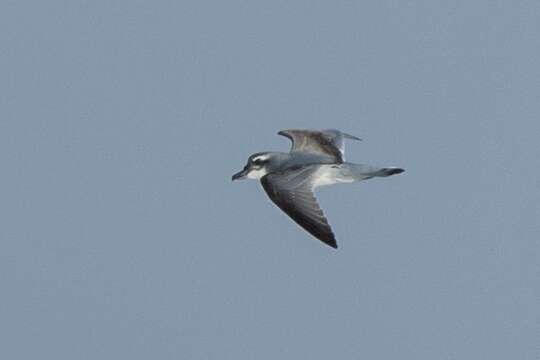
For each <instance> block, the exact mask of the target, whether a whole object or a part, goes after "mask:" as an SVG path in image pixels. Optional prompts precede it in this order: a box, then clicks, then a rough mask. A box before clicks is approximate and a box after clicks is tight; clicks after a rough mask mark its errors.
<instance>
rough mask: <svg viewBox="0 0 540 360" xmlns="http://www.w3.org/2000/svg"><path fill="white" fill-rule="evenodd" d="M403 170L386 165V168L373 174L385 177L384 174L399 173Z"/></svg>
mask: <svg viewBox="0 0 540 360" xmlns="http://www.w3.org/2000/svg"><path fill="white" fill-rule="evenodd" d="M404 171H405V170H404V169H401V168H396V167H388V168H382V169H380V170H378V171H376V172H375V173H374V174H373V175H374V176H380V177H386V176H391V175H396V174H401V173H402V172H404Z"/></svg>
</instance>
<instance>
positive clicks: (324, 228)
mask: <svg viewBox="0 0 540 360" xmlns="http://www.w3.org/2000/svg"><path fill="white" fill-rule="evenodd" d="M317 169H318V167H317V166H308V167H303V168H297V169H290V170H285V171H284V172H278V173H271V174H268V175H266V176H264V177H263V178H262V179H261V184H262V186H263V188H264V190H265V191H266V193H267V194H268V196H269V197H270V199H271V200H272V201H273V202H274V203H275V204H276V205H277V206H279V208H280V209H281V210H283V211H284V212H285V213H286V214H287V215H289V216H290V217H291V219H293V220H294V221H295V222H296V223H297V224H298V225H300V226H301V227H303V228H304V229H305V230H307V231H308V232H309V233H310V234H312V235H313V236H315V237H316V238H317V239H319V240H321V241H322V242H324V243H325V244H327V245H329V246H331V247H333V248H337V243H336V239H335V237H334V233H333V232H332V229H331V228H330V225H329V224H328V220H326V217H325V216H324V214H323V212H322V210H321V208H320V206H319V204H318V203H317V199H316V198H315V195H314V194H313V176H314V174H315V173H316V171H317Z"/></svg>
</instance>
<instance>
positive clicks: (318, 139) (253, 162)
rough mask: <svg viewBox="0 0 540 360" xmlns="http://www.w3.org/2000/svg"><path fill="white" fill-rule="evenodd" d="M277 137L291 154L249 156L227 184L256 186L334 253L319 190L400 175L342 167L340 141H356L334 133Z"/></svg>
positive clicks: (393, 171) (396, 170)
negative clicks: (250, 182)
mask: <svg viewBox="0 0 540 360" xmlns="http://www.w3.org/2000/svg"><path fill="white" fill-rule="evenodd" d="M278 134H279V135H282V136H285V137H287V138H289V139H290V140H291V141H292V147H291V149H290V151H289V152H288V153H285V152H270V151H266V152H259V153H256V154H253V155H251V156H250V157H249V158H248V161H247V164H246V166H245V167H244V169H243V170H242V171H240V172H238V173H236V174H234V175H233V177H232V180H233V181H234V180H240V179H245V178H248V179H256V180H260V181H261V184H262V186H263V188H264V190H265V191H266V193H267V194H268V196H269V197H270V200H272V201H273V202H274V203H275V204H276V205H277V206H278V207H279V208H280V209H281V210H283V211H284V212H285V213H286V214H287V215H288V216H290V217H291V219H293V220H294V221H295V222H296V223H297V224H298V225H300V226H301V227H303V228H304V229H305V230H306V231H308V232H309V233H310V234H311V235H313V236H315V237H316V238H317V239H319V240H321V241H322V242H324V243H325V244H327V245H329V246H331V247H333V248H337V242H336V238H335V236H334V233H333V232H332V229H331V227H330V224H329V223H328V220H327V219H326V217H325V216H324V214H323V212H322V210H321V208H320V206H319V204H318V203H317V199H316V198H315V195H314V190H315V189H316V188H317V187H319V186H325V185H332V184H338V183H351V182H356V181H362V180H367V179H371V178H373V177H387V176H390V175H395V174H400V173H402V172H403V171H405V170H403V169H401V168H397V167H384V168H380V167H375V166H370V165H363V164H353V163H350V162H345V144H344V140H345V139H352V140H360V139H359V138H357V137H356V136H352V135H349V134H346V133H343V132H341V131H338V130H334V129H330V130H320V131H318V130H302V129H291V130H282V131H280V132H278Z"/></svg>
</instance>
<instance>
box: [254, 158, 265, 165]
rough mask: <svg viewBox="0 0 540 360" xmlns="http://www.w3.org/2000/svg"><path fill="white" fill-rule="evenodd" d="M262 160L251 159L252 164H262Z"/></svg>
mask: <svg viewBox="0 0 540 360" xmlns="http://www.w3.org/2000/svg"><path fill="white" fill-rule="evenodd" d="M262 163H263V162H262V160H261V159H255V160H253V165H262Z"/></svg>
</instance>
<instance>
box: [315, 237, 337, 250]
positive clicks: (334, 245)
mask: <svg viewBox="0 0 540 360" xmlns="http://www.w3.org/2000/svg"><path fill="white" fill-rule="evenodd" d="M319 240H321V241H322V242H323V243H325V244H326V245H328V246H330V247H331V248H334V249H337V248H338V246H337V242H336V239H334V238H331V239H321V238H319Z"/></svg>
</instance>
